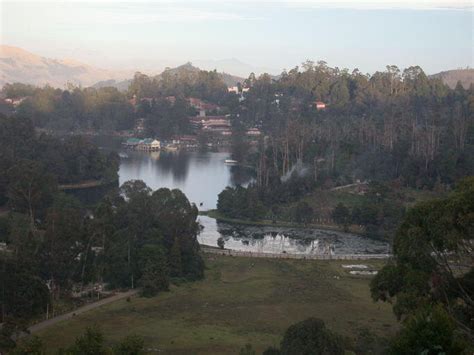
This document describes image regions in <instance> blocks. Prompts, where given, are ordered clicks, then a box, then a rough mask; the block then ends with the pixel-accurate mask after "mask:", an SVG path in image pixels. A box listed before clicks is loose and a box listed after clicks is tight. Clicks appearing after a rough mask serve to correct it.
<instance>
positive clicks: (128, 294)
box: [22, 290, 138, 336]
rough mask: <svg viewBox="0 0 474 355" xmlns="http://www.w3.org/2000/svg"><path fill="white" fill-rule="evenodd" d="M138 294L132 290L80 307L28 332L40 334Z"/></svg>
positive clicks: (34, 326)
mask: <svg viewBox="0 0 474 355" xmlns="http://www.w3.org/2000/svg"><path fill="white" fill-rule="evenodd" d="M137 293H138V290H130V291H127V292H119V293H117V294H115V295H113V296H110V297H107V298H104V299H102V300H100V301H97V302H94V303H90V304H87V305H85V306H82V307H80V308H78V309H76V310H74V311H72V312H69V313H65V314H62V315H60V316H57V317H54V318H51V319H48V320H45V321H42V322H39V323H36V324H35V325H32V326H31V327H29V328H28V330H29V331H30V334H35V333H37V332H39V331H41V330H43V329H45V328H48V327H50V326H52V325H54V324H57V323H59V322H62V321H64V320H67V319H71V318H73V317H75V316H77V315H79V314H82V313H85V312H88V311H90V310H93V309H95V308H98V307H101V306H103V305H106V304H109V303H112V302H115V301H118V300H121V299H124V298H127V297H132V296H135V295H136V294H137ZM27 335H28V334H26V333H24V334H23V335H22V336H27Z"/></svg>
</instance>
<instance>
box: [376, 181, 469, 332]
mask: <svg viewBox="0 0 474 355" xmlns="http://www.w3.org/2000/svg"><path fill="white" fill-rule="evenodd" d="M473 238H474V178H472V177H471V178H468V179H466V180H464V181H463V182H461V183H460V184H459V185H458V187H457V189H456V190H455V191H454V192H453V193H452V194H451V195H450V196H448V197H446V198H443V199H437V200H432V201H428V202H423V203H419V204H417V205H416V206H415V207H413V208H412V209H410V210H409V211H408V213H407V214H406V216H405V218H404V220H403V222H402V223H401V225H400V227H399V229H398V231H397V234H396V236H395V240H394V244H393V252H394V255H395V260H394V263H392V264H389V265H387V266H385V267H384V268H383V269H382V270H381V272H380V273H379V274H378V275H377V276H376V277H375V278H374V279H373V280H372V282H371V293H372V297H373V299H374V300H382V301H390V302H393V304H394V306H393V310H394V312H395V314H396V315H397V316H398V318H399V319H402V318H404V317H407V316H409V315H410V314H413V313H414V312H416V311H417V310H418V309H422V308H425V307H429V306H432V305H438V304H441V305H443V307H444V308H445V310H446V312H447V313H448V314H449V316H450V317H452V319H453V321H454V322H455V324H456V326H457V327H458V330H459V331H460V332H462V333H463V334H464V336H466V337H468V338H470V339H471V340H472V339H474V337H473V331H472V329H473V328H474V323H473V321H472V319H473V318H472V317H473V314H474V303H473V298H474V283H473V282H472V279H473V276H472V275H474V268H473V266H472V265H474V259H473V258H474V256H473V254H472V250H471V245H472V239H473ZM417 324H425V323H423V322H418V323H417Z"/></svg>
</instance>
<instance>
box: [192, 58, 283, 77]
mask: <svg viewBox="0 0 474 355" xmlns="http://www.w3.org/2000/svg"><path fill="white" fill-rule="evenodd" d="M193 63H194V65H196V66H197V67H199V68H201V69H204V70H214V69H216V70H217V71H218V72H224V73H234V74H235V75H239V76H242V77H244V78H247V77H248V76H249V75H250V73H254V74H255V75H257V76H258V75H260V74H263V73H270V74H271V73H277V72H279V71H278V70H275V69H272V68H264V67H258V66H254V65H251V64H248V63H244V62H242V61H240V60H238V59H236V58H229V59H219V60H194V61H193Z"/></svg>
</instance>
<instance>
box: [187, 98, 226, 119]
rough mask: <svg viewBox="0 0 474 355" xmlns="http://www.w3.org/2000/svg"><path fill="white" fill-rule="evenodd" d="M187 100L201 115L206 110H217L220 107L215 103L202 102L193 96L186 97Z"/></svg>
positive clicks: (204, 113) (202, 115) (203, 115)
mask: <svg viewBox="0 0 474 355" xmlns="http://www.w3.org/2000/svg"><path fill="white" fill-rule="evenodd" d="M187 101H188V103H189V105H190V106H191V107H193V108H195V109H196V110H197V111H199V116H201V117H205V116H206V112H210V111H218V110H219V109H220V107H219V106H217V105H214V104H211V103H208V102H204V101H203V100H201V99H198V98H195V97H190V98H188V99H187Z"/></svg>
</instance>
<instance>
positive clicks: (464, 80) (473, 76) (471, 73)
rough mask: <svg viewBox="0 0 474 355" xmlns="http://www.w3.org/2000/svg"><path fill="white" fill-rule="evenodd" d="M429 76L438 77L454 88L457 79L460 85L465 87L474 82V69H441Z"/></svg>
mask: <svg viewBox="0 0 474 355" xmlns="http://www.w3.org/2000/svg"><path fill="white" fill-rule="evenodd" d="M430 77H432V78H440V79H441V80H442V81H443V82H444V83H445V84H446V85H448V86H449V87H450V88H451V89H454V87H456V84H457V83H458V81H460V82H461V84H462V86H463V87H464V88H465V89H467V88H469V86H470V85H471V84H473V83H474V69H469V68H468V69H454V70H447V71H442V72H440V73H438V74H433V75H431V76H430Z"/></svg>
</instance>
